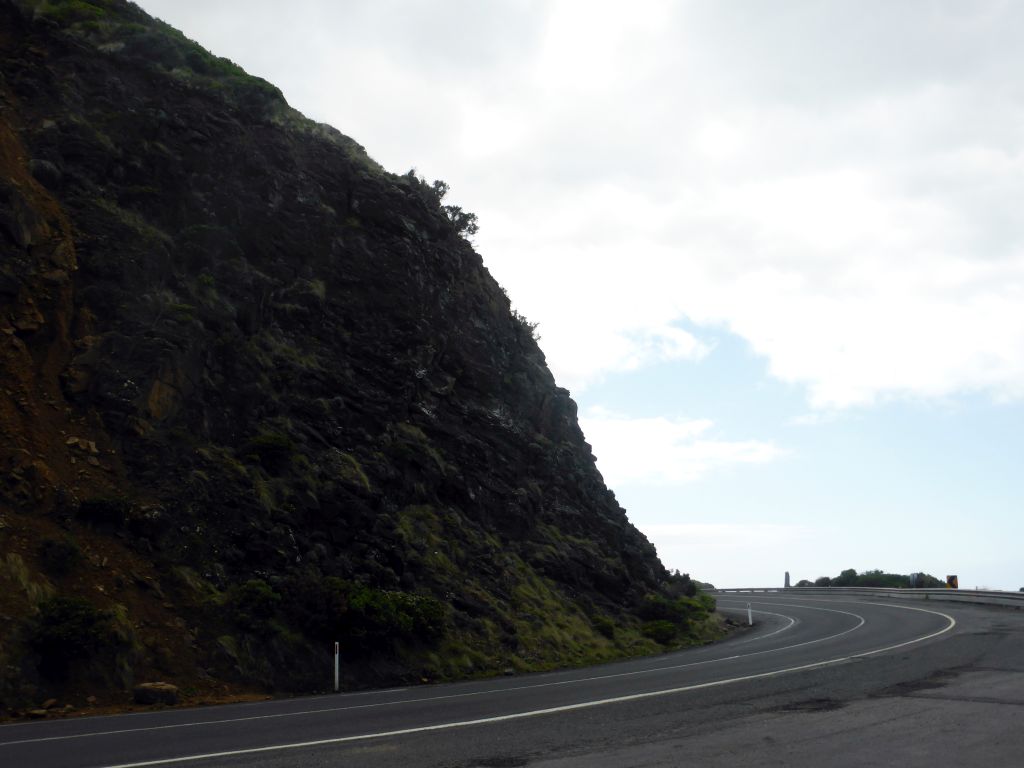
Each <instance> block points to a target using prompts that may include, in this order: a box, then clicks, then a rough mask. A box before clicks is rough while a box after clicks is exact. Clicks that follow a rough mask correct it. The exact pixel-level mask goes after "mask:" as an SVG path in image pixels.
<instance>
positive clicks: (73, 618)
mask: <svg viewBox="0 0 1024 768" xmlns="http://www.w3.org/2000/svg"><path fill="white" fill-rule="evenodd" d="M114 641H115V638H114V637H113V636H112V627H111V621H110V617H109V616H108V615H107V614H105V613H104V612H103V611H100V610H98V609H97V608H95V607H94V606H93V605H92V604H90V603H88V602H86V601H85V600H82V599H81V598H78V597H54V598H51V599H50V600H46V601H44V602H43V603H40V605H39V613H38V615H37V616H36V617H35V619H34V621H33V623H32V628H31V631H30V633H29V645H30V646H31V648H32V650H33V651H35V652H36V653H37V654H39V671H40V672H41V673H42V674H43V676H44V677H47V678H50V679H53V680H63V679H66V678H67V676H68V672H69V670H70V665H71V662H72V661H73V660H76V659H88V658H90V657H91V656H93V655H95V654H96V653H98V652H99V651H101V650H103V649H104V648H105V647H107V646H110V645H112V644H114Z"/></svg>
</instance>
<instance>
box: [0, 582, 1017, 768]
mask: <svg viewBox="0 0 1024 768" xmlns="http://www.w3.org/2000/svg"><path fill="white" fill-rule="evenodd" d="M749 601H750V603H751V605H752V609H753V612H754V614H753V615H754V620H755V627H754V628H753V629H752V630H750V631H748V632H745V633H741V634H739V635H737V636H735V637H733V638H731V639H730V640H727V641H725V642H722V643H719V644H715V645H711V646H705V647H702V648H696V649H690V650H687V651H681V652H677V653H671V654H665V655H662V656H657V657H648V658H644V659H639V660H633V661H629V662H622V663H616V664H609V665H604V666H600V667H592V668H588V669H583V670H572V671H565V672H557V673H549V674H541V675H529V676H523V677H516V678H501V679H493V680H486V681H475V682H470V683H460V684H451V685H436V686H424V687H417V688H409V689H392V690H385V691H374V692H368V693H361V694H342V695H332V696H320V697H312V698H304V699H293V700H286V701H271V702H261V703H257V704H243V705H228V706H221V707H215V708H208V709H192V710H180V709H179V710H165V711H160V712H151V713H143V714H134V715H121V716H115V717H94V718H83V719H69V720H58V721H50V722H38V723H24V724H14V725H6V726H2V727H0V765H4V766H11V767H12V768H17V767H20V766H26V767H29V766H30V767H31V768H52V767H57V766H60V767H61V768H98V767H101V766H102V767H104V768H109V767H112V766H117V767H118V768H141V766H158V765H171V766H173V765H186V766H193V765H194V766H197V767H198V766H202V767H203V768H215V767H220V766H264V767H269V766H300V765H301V766H341V765H354V766H402V768H409V767H410V766H420V765H424V766H428V765H430V766H435V765H436V766H466V767H467V768H468V767H469V766H525V765H531V766H532V765H545V766H547V765H551V766H555V765H558V766H562V765H565V766H576V765H581V766H582V765H588V766H593V765H598V764H603V763H601V762H600V761H601V756H602V755H604V756H609V757H608V759H609V760H612V761H611V762H608V763H607V764H608V765H634V764H635V765H640V764H643V765H682V764H688V763H685V762H680V756H681V755H683V754H686V752H687V746H688V745H696V744H698V743H704V742H700V741H699V740H700V739H704V740H705V741H707V740H708V739H709V738H711V739H712V741H713V736H714V735H715V734H716V733H719V732H721V731H722V730H723V729H724V728H734V727H736V726H737V723H740V722H745V721H746V720H749V719H751V718H754V719H755V721H756V718H757V716H758V715H759V713H761V714H777V713H779V712H800V711H808V710H816V711H827V710H829V709H830V708H832V704H833V703H834V704H836V705H837V706H843V705H844V704H845V703H846V702H847V701H851V700H858V699H863V698H864V697H869V696H875V695H878V694H879V692H883V691H886V690H891V689H892V688H893V687H894V686H896V687H898V686H900V685H907V684H910V683H913V682H914V681H919V680H921V679H926V680H927V679H931V677H934V675H935V674H936V673H937V672H941V671H943V670H947V669H951V668H954V667H956V666H957V664H956V663H955V662H962V661H963V660H964V658H965V656H964V650H963V648H962V647H961V646H963V645H964V642H963V639H964V638H965V637H966V638H968V642H967V643H966V645H967V646H969V647H973V646H971V642H973V641H970V638H972V637H974V636H975V635H976V634H978V633H981V634H985V632H986V628H991V627H992V626H997V625H998V626H1002V625H1003V624H1005V625H1007V626H1011V627H1012V628H1013V631H1015V632H1020V633H1021V634H1020V635H1018V636H1017V640H1018V641H1019V639H1020V637H1021V636H1024V622H1022V621H1021V617H1020V616H1019V614H1018V612H1015V611H1001V610H998V609H979V608H975V607H972V606H968V607H962V606H956V607H955V608H953V607H945V606H942V605H941V604H935V605H930V606H928V607H924V606H920V605H915V606H907V605H903V604H892V603H887V602H884V601H881V600H867V599H865V600H861V599H856V598H835V597H828V598H821V599H813V598H796V597H790V596H788V595H766V596H764V597H757V596H751V597H750V598H749ZM747 602H748V598H747V597H745V596H743V597H736V596H721V597H720V598H719V608H720V609H721V610H722V611H726V612H735V614H736V615H737V618H740V617H742V618H743V619H745V618H746V612H747ZM1000 622H1002V624H1000ZM990 634H991V633H990ZM974 645H975V646H977V648H980V647H981V646H980V645H978V643H977V642H975V643H974ZM981 645H984V643H981ZM977 648H975V650H976V651H977ZM978 652H979V653H980V651H978ZM961 666H962V664H961ZM1022 673H1024V668H1022ZM819 694H821V695H819ZM807 702H812V705H808V704H807ZM823 702H824V703H823ZM1021 703H1022V704H1024V701H1022V702H1021ZM787 707H790V709H787ZM793 707H795V708H793ZM801 707H802V709H801ZM1018 715H1019V712H1018ZM730 743H731V742H730ZM673 745H675V746H673ZM762 746H763V745H762ZM623 749H625V750H627V752H626V753H625V754H623V753H621V750H623ZM709 749H710V750H711V751H710V752H708V753H707V754H705V755H704V756H703V757H702V758H701V762H700V763H695V764H704V765H711V764H715V763H716V759H717V758H716V755H721V756H722V760H723V761H724V762H723V764H729V765H737V764H744V763H742V760H741V759H740V758H741V757H742V756H737V755H736V754H732V753H730V752H729V749H728V748H727V747H720V748H718V747H713V746H712V747H709ZM715 749H718V752H715V751H714V750H715ZM665 750H668V751H667V752H666V751H665ZM673 750H675V751H673ZM745 754H746V753H745ZM751 754H753V753H751ZM612 755H615V756H616V757H615V758H614V760H613V759H612V758H611V757H610V756H612ZM760 757H763V755H760ZM751 764H756V763H751ZM786 764H793V765H796V764H797V763H793V762H790V763H786ZM836 764H837V763H836ZM934 764H936V763H929V765H934ZM938 764H941V763H938Z"/></svg>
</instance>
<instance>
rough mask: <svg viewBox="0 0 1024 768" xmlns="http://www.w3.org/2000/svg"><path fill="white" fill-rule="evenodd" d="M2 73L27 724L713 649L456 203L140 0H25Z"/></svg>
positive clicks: (2, 256)
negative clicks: (138, 695)
mask: <svg viewBox="0 0 1024 768" xmlns="http://www.w3.org/2000/svg"><path fill="white" fill-rule="evenodd" d="M0 74H2V79H0V382H2V383H0V437H2V440H0V620H2V621H4V623H5V626H6V627H7V628H8V629H7V631H5V632H4V633H3V634H2V635H0V662H3V664H4V667H3V674H2V675H0V677H2V682H0V709H2V708H3V707H4V706H6V707H8V708H12V707H20V706H25V704H26V703H30V702H32V701H33V700H35V699H38V698H39V697H41V696H43V695H46V694H49V693H54V694H59V695H60V696H63V697H64V699H67V700H70V701H72V702H76V701H77V702H78V703H79V704H81V701H79V700H80V699H81V700H83V701H84V697H85V696H86V695H87V694H89V693H92V694H95V695H97V696H99V698H100V703H103V702H104V701H110V702H117V701H119V700H120V699H119V697H122V696H123V693H122V692H123V691H125V690H126V689H127V688H128V687H130V685H131V684H132V683H133V682H137V681H140V680H143V679H168V680H171V681H174V682H178V683H179V684H180V685H182V686H183V688H184V690H185V692H186V693H187V694H188V695H190V696H193V697H204V696H205V697H209V696H211V695H217V694H223V693H224V692H225V691H232V690H241V689H250V690H251V689H255V688H257V687H264V688H266V687H270V688H276V689H284V690H308V689H315V688H317V687H322V686H323V684H324V681H325V670H327V669H328V665H329V657H328V655H327V654H328V652H329V651H328V649H329V648H330V645H331V643H332V642H333V641H334V640H336V639H338V640H342V641H343V644H344V647H345V650H346V654H345V661H346V663H345V668H344V676H345V679H346V684H349V685H356V684H365V683H373V682H381V681H390V680H395V679H404V680H410V679H412V680H419V679H440V678H450V677H457V676H461V675H467V674H475V673H484V672H493V671H496V670H500V669H503V668H506V667H513V668H517V669H534V668H543V667H546V666H551V665H556V664H566V663H573V662H581V661H588V660H596V659H601V658H611V657H614V656H619V655H624V654H631V653H641V652H650V651H652V650H654V649H655V648H656V647H657V645H656V644H655V642H654V640H652V639H651V638H652V637H653V638H655V639H658V640H660V641H663V642H668V643H671V642H679V641H681V640H685V639H687V638H693V637H696V636H698V635H700V633H701V632H703V631H705V630H704V629H702V627H703V624H704V623H706V622H704V617H705V612H704V608H705V607H707V606H706V604H704V603H700V602H699V601H698V600H687V599H686V598H683V601H682V602H680V601H679V600H676V601H675V602H674V603H672V604H671V606H669V602H667V601H665V600H664V599H663V597H658V596H659V595H661V596H664V595H666V594H667V593H666V589H670V590H671V589H674V590H676V592H679V593H687V592H688V593H690V594H692V591H693V590H692V588H691V587H690V585H689V583H688V582H687V580H686V579H680V578H675V579H672V578H670V576H669V574H667V573H666V572H665V570H664V568H663V567H662V565H661V564H660V562H659V561H658V559H657V557H656V555H655V552H654V549H653V547H652V546H651V545H650V544H649V543H648V542H647V540H646V539H645V538H644V537H643V535H642V534H640V533H639V532H638V531H636V529H634V528H633V527H632V526H631V525H630V524H629V522H628V520H627V518H626V515H625V513H624V512H623V510H622V509H621V508H620V507H619V505H618V504H617V503H616V501H615V498H614V496H613V494H612V493H611V492H610V491H609V490H608V489H607V488H606V487H605V485H604V482H603V480H602V478H601V476H600V474H599V473H598V471H597V469H596V467H595V464H594V458H593V455H592V454H591V450H590V447H589V446H588V445H587V443H586V442H585V440H584V437H583V435H582V433H581V432H580V429H579V426H578V425H577V421H576V411H575V405H574V403H573V401H572V400H571V399H570V397H569V394H568V392H566V391H565V390H564V389H561V388H559V387H557V386H556V385H555V382H554V380H553V379H552V376H551V374H550V372H549V371H548V369H547V367H546V365H545V361H544V356H543V354H542V352H541V351H540V349H539V348H538V346H537V344H536V342H535V340H534V338H533V336H532V333H531V330H532V329H531V328H530V327H529V325H528V324H526V323H525V322H524V321H523V320H522V318H519V317H518V316H516V315H514V313H512V312H511V311H510V307H509V301H508V298H507V297H506V296H505V294H504V292H503V291H502V289H501V288H500V287H499V286H498V285H497V283H496V282H495V281H494V280H493V279H492V278H491V276H490V275H489V274H488V272H487V270H486V269H485V268H484V266H483V264H482V262H481V259H480V257H479V256H478V255H477V254H476V253H475V252H474V251H473V249H472V247H471V246H470V244H469V243H468V242H467V241H466V240H465V239H464V238H463V237H462V232H463V230H464V225H465V220H464V219H460V218H459V217H458V215H457V213H458V212H457V211H455V212H453V211H452V210H451V209H446V208H445V207H444V205H443V203H442V201H441V200H440V196H439V194H438V190H437V189H436V188H435V187H434V186H432V185H428V184H426V183H424V182H423V181H421V180H419V179H417V178H415V176H413V175H405V176H396V175H392V174H389V173H387V172H385V171H384V170H383V169H381V168H380V167H379V166H378V165H377V164H376V163H374V162H373V161H372V160H371V159H369V158H368V157H367V155H366V154H365V152H364V151H363V149H362V148H361V147H360V146H359V145H358V144H356V143H355V142H353V141H352V140H350V139H348V138H346V137H345V136H343V135H341V134H340V133H338V132H336V131H335V130H333V129H332V128H329V127H327V126H323V125H318V124H315V123H313V122H311V121H309V120H307V119H305V118H303V117H302V116H301V115H299V114H298V113H297V112H295V111H294V110H292V109H291V108H290V107H289V106H288V105H287V103H286V102H285V100H284V99H283V97H282V96H281V94H280V93H279V92H278V91H277V89H275V88H274V87H273V86H271V85H270V84H268V83H266V82H264V81H262V80H259V79H257V78H252V77H249V76H248V75H246V74H245V73H244V72H242V71H241V70H240V69H239V68H238V67H236V66H235V65H233V64H231V63H230V62H228V61H226V60H224V59H219V58H217V57H215V56H213V55H211V54H209V53H208V52H206V51H205V50H203V49H202V48H200V47H199V46H197V45H195V44H194V43H191V42H190V41H188V40H187V39H186V38H184V37H183V36H182V35H181V34H180V33H178V32H176V31H175V30H173V29H171V28H169V27H167V26H166V25H164V24H162V23H160V22H157V21H155V20H153V19H151V18H150V17H148V16H147V15H146V14H144V13H143V12H142V11H141V10H140V9H138V8H137V7H136V6H134V5H132V4H130V3H125V2H121V0H90V1H89V2H83V1H81V0H0ZM667 606H668V607H667ZM669 608H671V610H669ZM666 611H668V613H666ZM663 614H665V615H663ZM666 617H667V618H668V619H669V620H670V623H674V626H675V627H676V629H677V630H678V631H677V632H676V634H672V633H671V632H668V635H671V636H670V637H669V636H668V635H666V632H667V631H668V630H666V628H665V627H664V626H662V636H658V635H657V632H655V631H652V630H651V629H650V627H648V628H647V630H648V631H647V632H646V636H644V635H643V634H642V633H641V631H640V630H641V629H642V628H643V627H642V626H641V622H642V621H643V620H645V619H646V620H649V621H650V620H654V621H655V623H657V622H658V621H661V622H662V623H664V621H665V620H666Z"/></svg>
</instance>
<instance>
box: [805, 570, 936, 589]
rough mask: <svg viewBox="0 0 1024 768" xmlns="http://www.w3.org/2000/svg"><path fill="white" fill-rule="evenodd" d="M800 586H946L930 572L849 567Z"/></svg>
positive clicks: (925, 587) (900, 587)
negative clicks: (889, 571) (900, 571)
mask: <svg viewBox="0 0 1024 768" xmlns="http://www.w3.org/2000/svg"><path fill="white" fill-rule="evenodd" d="M796 586H798V587H880V588H888V589H910V588H918V589H932V588H939V587H944V586H946V583H945V582H944V581H942V580H941V579H937V578H935V577H934V576H932V575H931V574H928V573H914V574H910V575H905V574H898V573H884V572H883V571H880V570H878V569H875V570H869V571H862V572H861V573H857V570H856V569H854V568H847V569H846V570H845V571H843V572H841V573H840V574H839V575H838V576H835V577H833V578H830V577H828V576H822V577H820V578H817V579H815V580H814V581H813V582H810V581H808V580H807V579H803V580H801V581H799V582H797V585H796Z"/></svg>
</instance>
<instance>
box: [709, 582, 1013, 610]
mask: <svg viewBox="0 0 1024 768" xmlns="http://www.w3.org/2000/svg"><path fill="white" fill-rule="evenodd" d="M707 592H708V594H710V595H732V594H738V595H743V594H747V595H750V594H786V595H862V596H867V597H886V598H891V599H895V600H941V601H943V602H954V603H978V604H983V605H1009V606H1013V607H1015V608H1024V592H1002V591H999V590H979V589H889V588H883V587H743V588H739V589H709V590H708V591H707Z"/></svg>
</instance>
